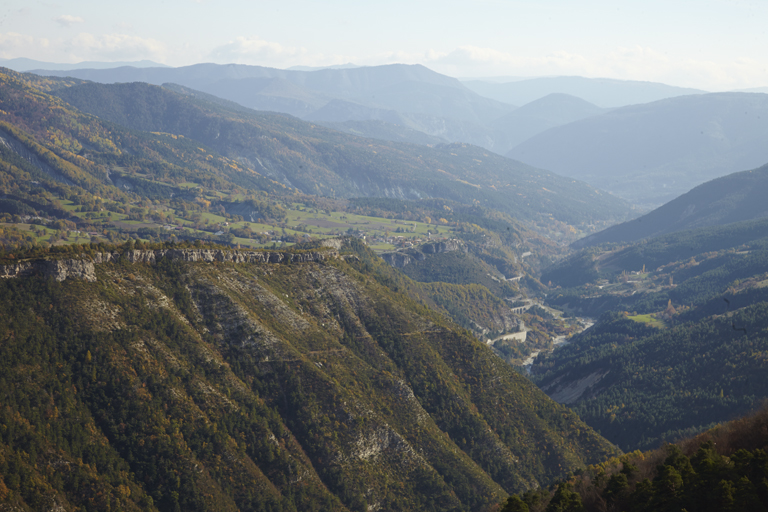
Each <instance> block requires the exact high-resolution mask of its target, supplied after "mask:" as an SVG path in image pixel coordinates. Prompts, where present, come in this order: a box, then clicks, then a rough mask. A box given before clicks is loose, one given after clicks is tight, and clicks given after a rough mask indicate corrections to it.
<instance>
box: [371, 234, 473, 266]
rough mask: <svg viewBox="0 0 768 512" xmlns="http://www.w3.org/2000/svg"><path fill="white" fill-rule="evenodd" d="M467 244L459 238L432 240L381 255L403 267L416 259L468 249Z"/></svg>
mask: <svg viewBox="0 0 768 512" xmlns="http://www.w3.org/2000/svg"><path fill="white" fill-rule="evenodd" d="M466 250H467V248H466V246H465V245H464V244H463V243H462V242H460V241H459V240H448V241H445V242H432V243H428V244H424V245H420V246H419V247H417V248H414V249H407V250H405V251H397V252H387V253H384V254H382V255H381V257H382V259H383V260H384V261H386V262H387V263H389V264H390V265H392V266H393V267H395V268H403V267H405V266H406V265H410V264H411V263H413V262H415V261H424V260H425V259H426V258H427V257H428V256H431V255H434V254H440V253H443V252H452V251H466Z"/></svg>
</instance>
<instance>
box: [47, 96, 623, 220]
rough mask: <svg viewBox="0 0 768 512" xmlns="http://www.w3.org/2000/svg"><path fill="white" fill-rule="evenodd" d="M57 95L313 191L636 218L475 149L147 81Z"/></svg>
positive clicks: (610, 201)
mask: <svg viewBox="0 0 768 512" xmlns="http://www.w3.org/2000/svg"><path fill="white" fill-rule="evenodd" d="M55 93H56V94H57V95H59V97H61V98H62V99H64V100H66V101H67V102H69V103H71V104H72V105H75V106H76V107H77V108H79V109H81V110H83V111H85V112H89V113H91V114H94V115H97V116H99V117H101V118H103V119H108V120H110V121H112V122H116V123H120V124H125V125H126V126H128V127H130V128H133V129H138V130H145V131H153V132H154V131H160V132H169V133H173V134H180V135H184V136H185V137H188V138H190V139H194V140H197V141H199V142H200V143H202V144H205V145H207V146H209V147H211V148H213V149H214V150H216V151H217V152H219V153H221V154H222V155H225V156H227V157H228V158H231V159H234V160H237V161H238V162H240V163H241V164H243V165H246V166H248V167H250V168H251V169H252V170H253V171H254V172H257V173H262V174H264V175H266V176H268V177H270V178H272V179H274V180H277V181H280V182H282V183H284V184H285V185H288V186H291V187H296V188H298V189H299V190H301V191H303V192H305V193H310V194H319V195H327V196H336V197H354V196H379V197H382V196H384V197H401V198H411V199H413V198H419V197H425V196H426V197H444V198H447V199H453V200H456V201H458V202H463V203H465V204H467V203H473V202H474V201H480V202H481V204H482V205H483V206H487V207H491V208H497V209H499V210H501V211H504V212H507V213H510V214H512V215H513V216H515V217H518V218H521V219H531V220H533V219H544V218H546V217H550V216H552V217H554V218H555V219H557V220H561V221H564V222H567V223H572V224H573V223H580V222H587V219H589V220H594V221H597V222H601V221H602V222H605V221H607V220H608V219H616V218H617V217H621V216H626V215H628V214H629V209H628V208H627V206H626V205H625V204H624V203H622V202H621V201H620V200H618V199H615V198H613V197H611V196H609V195H607V194H603V193H601V192H599V191H597V190H594V189H590V188H589V187H586V186H585V185H583V184H581V183H579V182H574V181H573V180H569V179H567V178H561V177H559V176H555V175H552V174H549V173H547V172H545V171H540V170H537V169H533V168H530V167H527V166H524V165H521V164H519V163H517V162H514V161H511V160H509V159H506V158H503V157H500V156H498V155H495V154H493V153H489V152H487V151H485V150H482V149H481V148H477V147H472V146H463V145H456V144H454V145H448V146H442V147H437V148H428V147H420V146H413V145H405V144H396V143H392V142H389V143H386V142H376V141H372V140H370V139H361V138H357V137H352V136H349V135H346V134H341V133H338V132H335V131H332V130H328V129H325V128H321V127H318V126H315V125H311V124H308V123H304V122H302V121H299V120H298V119H295V118H289V117H286V116H281V115H276V114H266V113H257V112H253V113H250V114H247V113H242V112H232V111H229V110H227V111H224V109H223V107H219V106H216V107H215V108H214V107H213V106H212V105H210V104H203V103H201V102H199V101H196V100H193V99H191V98H185V97H180V96H178V95H176V94H172V93H169V92H168V91H165V90H163V89H162V88H158V87H153V86H150V85H146V84H118V85H101V84H83V85H81V86H74V87H68V88H65V89H59V90H57V91H55ZM510 196H512V197H510Z"/></svg>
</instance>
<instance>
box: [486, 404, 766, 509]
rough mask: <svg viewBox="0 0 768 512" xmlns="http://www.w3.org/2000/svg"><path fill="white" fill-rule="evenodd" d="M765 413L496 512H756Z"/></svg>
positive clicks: (761, 505) (597, 469) (591, 472)
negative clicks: (681, 511)
mask: <svg viewBox="0 0 768 512" xmlns="http://www.w3.org/2000/svg"><path fill="white" fill-rule="evenodd" d="M767 432H768V410H767V409H763V410H761V411H760V412H759V413H757V414H755V415H753V416H750V417H747V418H744V419H740V420H737V421H733V422H731V423H727V424H724V425H721V426H719V427H717V428H715V429H713V430H711V431H708V432H706V433H704V434H701V435H699V436H696V437H694V438H689V439H686V440H683V441H680V442H679V443H677V444H670V445H666V446H665V447H663V448H660V449H657V450H655V451H652V452H646V453H641V452H633V453H630V454H627V455H624V456H621V457H618V458H615V459H612V460H610V461H606V462H605V463H603V464H599V465H595V466H591V467H589V468H587V469H586V470H585V471H580V472H578V473H577V474H576V475H574V476H572V477H571V478H569V479H567V480H566V481H563V482H561V483H559V484H557V485H553V486H552V487H551V488H550V489H549V490H534V491H529V492H526V493H524V494H521V495H513V496H511V497H510V498H509V499H508V500H507V501H506V503H505V504H504V506H503V507H502V508H501V512H566V511H567V512H586V511H598V510H601V511H606V512H621V511H625V512H651V511H653V512H657V511H670V512H671V511H679V510H696V511H701V512H723V511H726V512H728V511H733V512H736V511H738V512H764V511H766V510H768V454H767V453H766V449H768V435H767V434H766V433H767Z"/></svg>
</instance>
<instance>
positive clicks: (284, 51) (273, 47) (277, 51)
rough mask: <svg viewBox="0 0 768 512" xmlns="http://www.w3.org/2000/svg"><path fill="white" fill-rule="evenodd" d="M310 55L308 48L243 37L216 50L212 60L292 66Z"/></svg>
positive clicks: (211, 54)
mask: <svg viewBox="0 0 768 512" xmlns="http://www.w3.org/2000/svg"><path fill="white" fill-rule="evenodd" d="M308 53H309V52H308V51H307V49H306V48H294V47H290V46H283V45H281V44H280V43H274V42H270V41H264V40H263V39H260V38H258V37H250V38H249V37H242V36H241V37H237V38H235V39H234V40H232V41H229V42H227V43H226V44H223V45H221V46H218V47H216V48H214V50H213V51H212V52H211V53H210V58H211V59H212V60H213V61H214V62H221V63H235V64H262V65H264V64H268V65H279V66H290V65H293V64H296V63H297V62H298V61H301V60H303V59H304V58H306V57H307V56H308Z"/></svg>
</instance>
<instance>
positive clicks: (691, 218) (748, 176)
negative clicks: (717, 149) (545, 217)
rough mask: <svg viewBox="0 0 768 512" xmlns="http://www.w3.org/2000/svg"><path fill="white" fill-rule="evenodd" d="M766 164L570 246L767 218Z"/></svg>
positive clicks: (719, 180)
mask: <svg viewBox="0 0 768 512" xmlns="http://www.w3.org/2000/svg"><path fill="white" fill-rule="evenodd" d="M766 197H768V165H764V166H762V167H760V168H758V169H754V170H752V171H742V172H737V173H734V174H729V175H728V176H723V177H722V178H718V179H715V180H712V181H708V182H707V183H704V184H702V185H699V186H698V187H695V188H694V189H692V190H691V191H689V192H687V193H685V194H683V195H682V196H680V197H678V198H676V199H673V200H672V201H670V202H668V203H667V204H665V205H663V206H660V207H658V208H657V209H655V210H653V211H652V212H650V213H648V214H646V215H643V216H642V217H638V218H637V219H634V220H631V221H628V222H624V223H622V224H618V225H616V226H611V227H609V228H607V229H604V230H603V231H600V232H599V233H594V234H592V235H589V236H587V237H585V238H582V239H581V240H577V241H576V242H574V243H573V244H572V246H573V247H574V248H582V247H590V246H593V245H599V244H602V243H606V242H636V241H638V240H642V239H644V238H653V237H657V236H660V235H664V234H667V233H673V232H675V231H683V230H687V229H694V228H699V227H706V226H722V225H725V224H730V223H733V222H740V221H747V220H751V219H759V218H762V217H766V216H768V203H766V201H765V198H766Z"/></svg>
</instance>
